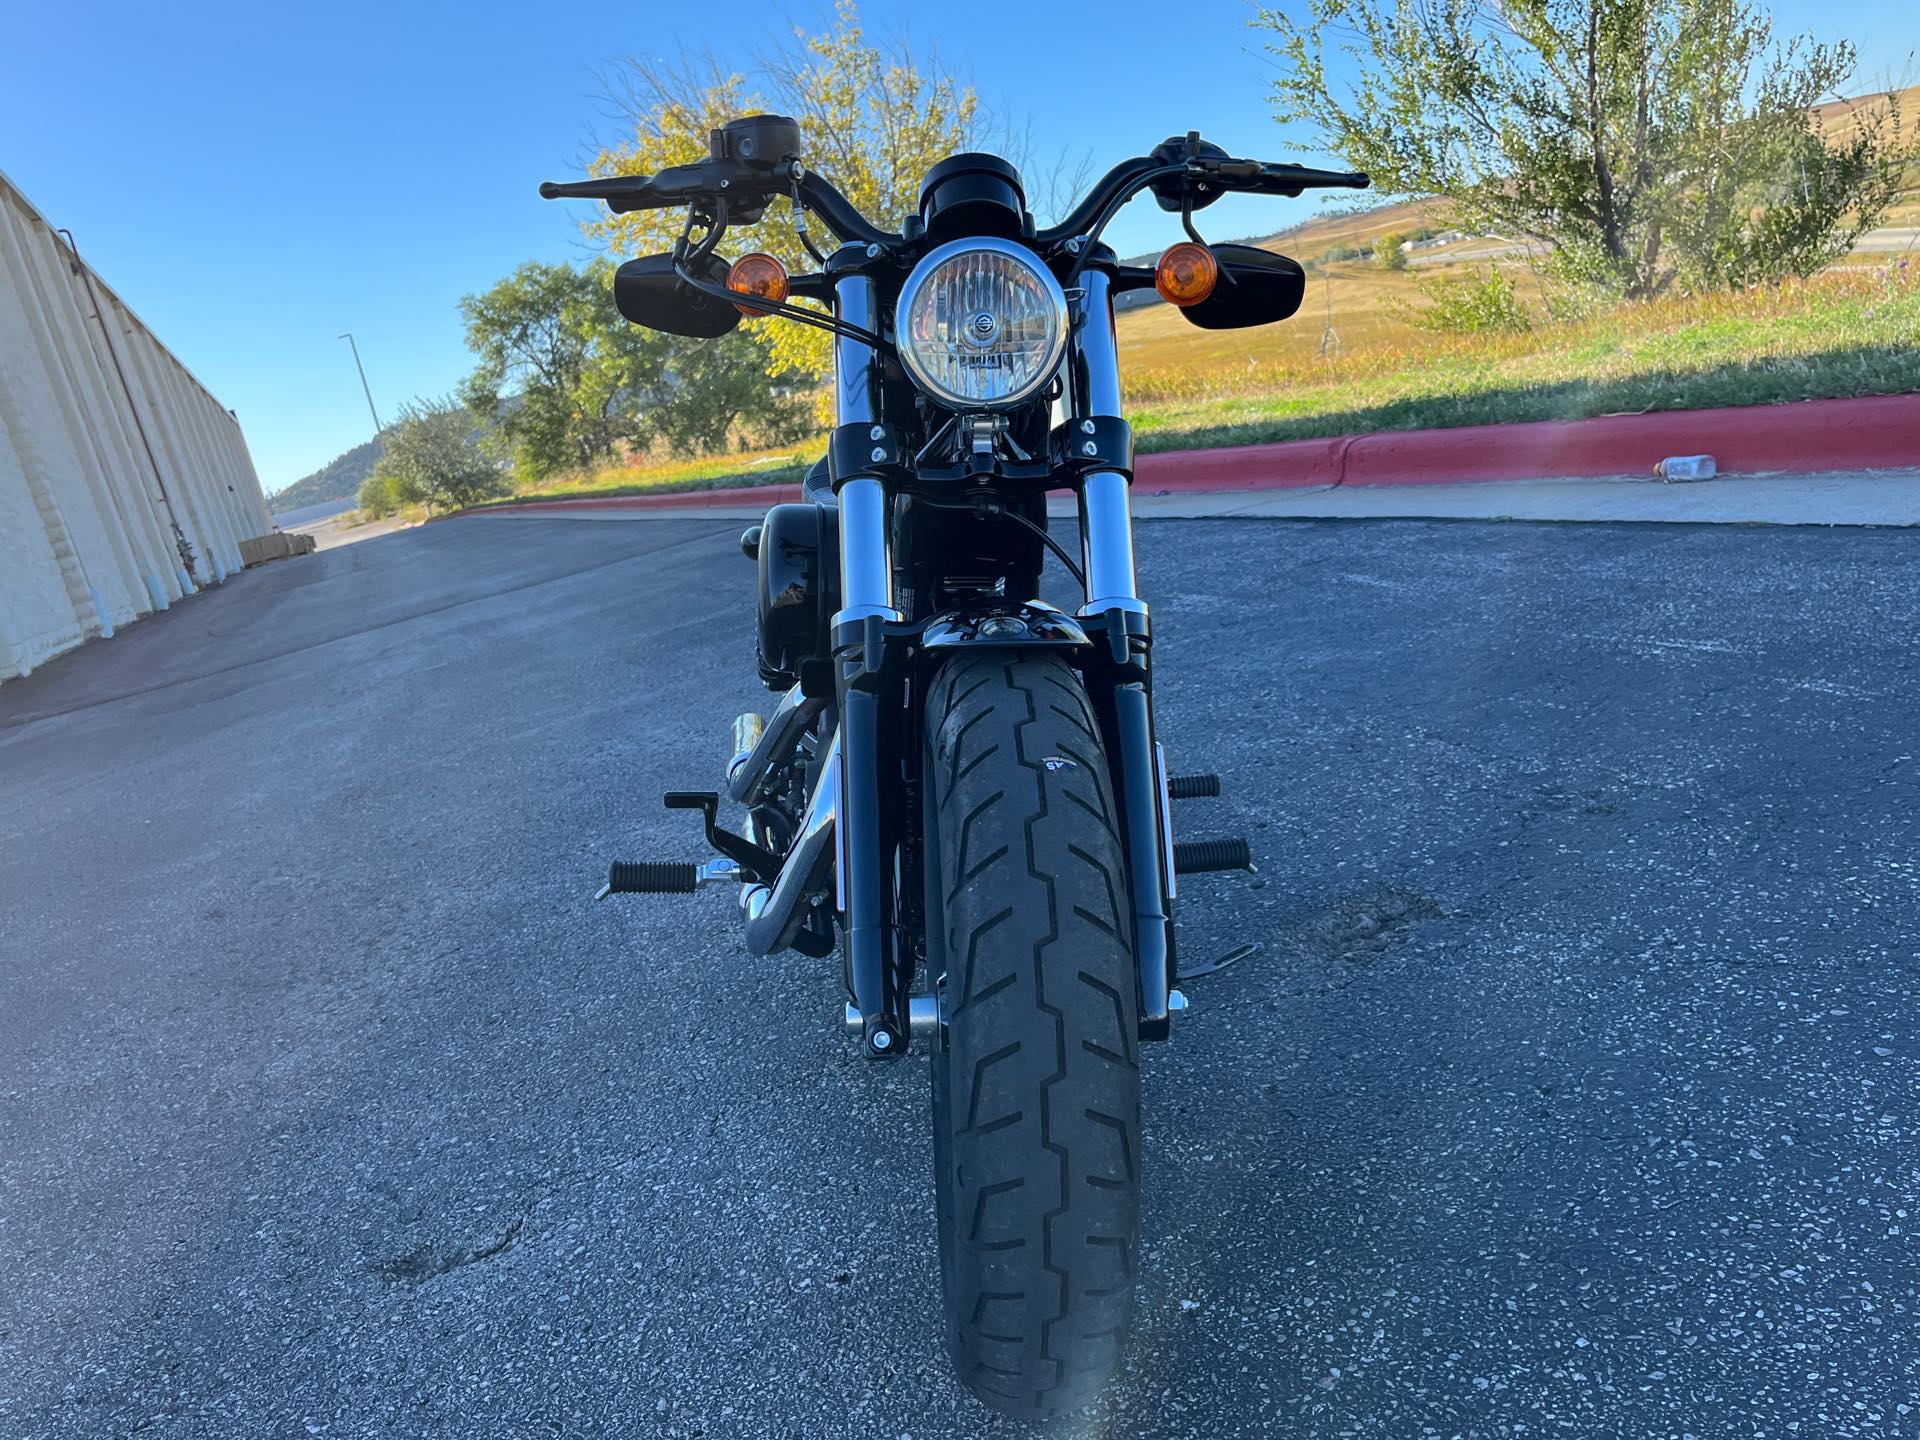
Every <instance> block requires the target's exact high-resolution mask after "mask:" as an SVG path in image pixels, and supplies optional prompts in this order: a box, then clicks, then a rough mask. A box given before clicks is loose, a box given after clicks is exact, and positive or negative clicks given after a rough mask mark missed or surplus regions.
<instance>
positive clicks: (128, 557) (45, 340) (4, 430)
mask: <svg viewBox="0 0 1920 1440" xmlns="http://www.w3.org/2000/svg"><path fill="white" fill-rule="evenodd" d="M272 528H273V519H272V516H271V515H270V514H269V512H268V510H267V506H266V501H265V499H264V498H263V497H262V495H261V493H260V481H259V478H258V477H257V476H256V475H255V474H254V472H253V461H252V459H251V458H250V457H249V456H248V454H247V444H246V440H245V438H244V437H243V436H242V435H241V433H240V425H239V422H238V421H236V420H235V419H234V418H233V416H232V415H230V414H228V413H227V411H226V410H224V409H222V408H221V406H220V403H219V401H217V400H215V399H214V398H213V396H211V395H209V394H208V393H207V391H206V389H205V387H204V386H202V385H201V384H200V382H199V381H198V380H196V379H194V378H193V376H192V374H191V373H189V372H188V370H187V368H186V367H185V366H184V365H182V364H181V363H180V362H179V361H178V360H177V359H175V358H174V356H173V354H172V353H171V352H170V351H169V350H168V349H167V348H166V347H165V346H164V345H162V344H161V343H160V342H159V341H158V340H156V339H155V338H154V336H153V334H152V332H151V331H149V330H148V329H147V327H146V326H145V325H144V324H142V323H141V322H140V319H139V317H138V316H136V315H135V314H134V313H133V312H132V311H131V310H129V309H127V307H126V306H125V305H124V304H122V303H121V301H120V298H119V297H118V296H117V295H115V294H114V293H113V292H112V291H111V290H109V289H108V288H107V287H106V285H105V284H103V283H102V282H101V281H100V279H99V277H98V276H95V275H92V274H91V272H90V271H87V270H86V269H85V267H84V266H83V265H82V264H80V263H79V262H78V260H77V259H76V256H75V254H74V251H73V250H72V249H71V248H70V247H69V245H68V243H67V241H66V240H65V238H64V237H62V236H61V235H59V234H57V233H55V232H54V231H53V230H52V229H51V228H50V227H49V226H48V224H47V221H46V219H45V217H43V216H42V215H41V214H40V212H39V211H37V210H35V209H34V208H33V206H32V205H31V204H30V203H28V201H27V199H26V198H25V197H24V196H23V195H21V194H20V192H19V191H18V190H16V189H15V188H14V186H13V183H12V182H11V181H10V180H8V179H7V177H6V176H5V175H4V174H0V680H4V679H6V678H7V677H8V676H14V675H24V674H26V673H27V672H28V671H29V670H31V669H33V667H34V666H36V665H38V664H40V663H41V662H42V661H44V660H46V659H47V658H48V657H50V656H53V655H57V654H59V653H60V652H61V651H63V650H70V649H72V648H73V647H74V646H76V645H79V644H81V643H82V642H84V641H86V640H89V639H91V638H92V637H94V636H96V635H111V634H112V633H113V631H114V629H115V627H117V626H120V625H124V624H126V623H127V622H128V621H130V620H135V619H138V618H139V617H140V616H142V615H148V614H151V613H153V612H154V611H155V610H164V609H166V608H167V606H168V605H169V604H171V603H172V602H173V601H175V600H178V599H180V598H181V597H182V596H183V595H187V594H191V593H192V592H193V591H194V590H195V589H198V588H200V587H203V586H207V585H214V584H218V583H219V582H220V581H222V580H225V579H226V578H227V576H228V575H230V574H233V573H235V572H237V571H238V570H240V568H241V560H240V542H241V541H242V540H246V539H250V538H252V537H254V536H257V535H264V534H266V533H267V532H269V531H270V530H271V529H272ZM183 542H184V545H183ZM183 550H184V552H185V553H184V554H183Z"/></svg>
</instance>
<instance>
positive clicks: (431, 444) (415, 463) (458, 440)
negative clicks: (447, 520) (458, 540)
mask: <svg viewBox="0 0 1920 1440" xmlns="http://www.w3.org/2000/svg"><path fill="white" fill-rule="evenodd" d="M385 437H386V450H385V452H384V453H383V454H382V455H381V456H380V460H379V463H378V464H376V465H375V466H374V467H373V475H372V477H371V478H370V479H369V480H368V481H367V485H369V486H371V485H375V484H376V483H377V484H379V485H383V486H384V487H385V494H384V496H383V495H380V494H379V493H378V492H376V495H375V502H376V503H377V504H378V503H389V502H390V504H391V506H392V507H393V508H396V509H397V508H398V507H400V506H403V505H413V504H420V503H424V504H425V505H426V507H427V509H428V511H429V512H431V511H432V510H433V507H434V506H436V505H438V506H440V507H442V508H457V507H459V506H462V505H471V504H473V503H474V502H475V501H476V500H485V499H488V498H490V497H492V496H495V495H503V494H505V493H506V490H507V481H506V477H505V476H504V475H502V474H501V473H500V467H499V465H497V464H496V463H495V462H494V461H493V460H492V459H491V458H490V457H489V456H488V455H487V454H486V452H485V451H484V450H482V449H481V448H480V443H479V435H478V433H477V427H476V426H475V424H474V419H473V416H472V415H471V414H470V413H468V411H467V410H466V408H465V407H464V406H461V405H458V404H456V403H454V402H453V401H452V400H431V401H420V400H416V401H414V402H413V403H412V404H409V405H407V406H405V407H403V408H402V409H401V411H400V418H399V419H398V420H397V421H395V422H394V423H393V424H392V425H391V426H389V427H388V429H387V430H386V432H385ZM361 493H362V495H363V496H364V495H366V493H367V492H366V487H365V486H363V487H362V489H361Z"/></svg>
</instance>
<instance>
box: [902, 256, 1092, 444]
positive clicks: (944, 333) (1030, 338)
mask: <svg viewBox="0 0 1920 1440" xmlns="http://www.w3.org/2000/svg"><path fill="white" fill-rule="evenodd" d="M893 330H894V342H895V344H896V345H897V346H898V347H899V350H900V361H901V363H902V364H904V365H905V366H906V367H907V373H908V374H909V375H911V376H912V377H913V380H914V383H915V384H916V385H918V386H919V387H920V388H921V389H922V390H924V391H926V392H927V393H928V394H929V395H931V396H932V397H933V398H934V399H936V400H938V401H939V402H940V403H941V404H943V405H948V406H951V407H952V408H954V409H956V410H1004V409H1007V408H1008V407H1010V406H1013V405H1018V404H1019V403H1020V402H1021V401H1023V400H1025V399H1027V398H1028V397H1030V396H1032V395H1033V394H1035V393H1036V392H1038V391H1039V390H1040V388H1041V387H1042V386H1044V385H1045V384H1046V383H1047V382H1048V381H1049V380H1051V379H1052V378H1053V375H1054V372H1055V371H1056V370H1058V369H1059V368H1060V357H1061V356H1062V355H1063V354H1064V353H1065V352H1066V348H1067V297H1066V295H1065V294H1064V293H1063V292H1062V291H1061V289H1060V282H1059V281H1058V280H1055V279H1054V278H1053V275H1052V273H1051V272H1050V271H1049V270H1048V269H1047V267H1046V266H1045V265H1042V264H1041V263H1040V258H1039V257H1038V256H1037V255H1035V254H1034V253H1033V252H1032V251H1031V250H1029V249H1027V248H1026V247H1025V246H1023V245H1016V244H1014V243H1012V242H1011V241H1008V240H994V239H989V238H986V237H984V236H975V237H969V238H968V239H965V240H952V241H949V242H948V243H947V244H945V245H941V246H938V247H936V248H935V249H933V250H930V251H928V252H927V255H926V257H925V258H924V259H922V260H921V262H920V263H919V264H918V265H916V266H914V267H913V273H912V274H911V275H909V276H908V277H907V283H906V284H905V285H903V286H902V287H901V289H900V302H899V304H898V306H897V307H896V308H895V310H894V325H893Z"/></svg>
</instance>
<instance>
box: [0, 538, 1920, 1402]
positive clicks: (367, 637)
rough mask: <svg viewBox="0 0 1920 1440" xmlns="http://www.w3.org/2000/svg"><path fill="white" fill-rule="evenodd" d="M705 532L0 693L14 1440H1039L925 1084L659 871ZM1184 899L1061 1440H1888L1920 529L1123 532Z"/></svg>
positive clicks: (1908, 1269)
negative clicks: (1228, 956) (1139, 1181)
mask: <svg viewBox="0 0 1920 1440" xmlns="http://www.w3.org/2000/svg"><path fill="white" fill-rule="evenodd" d="M737 529H738V526H737V524H733V523H727V522H717V521H701V520H682V521H660V522H651V523H644V524H641V523H629V524H605V525H602V524H588V523H577V522H568V521H559V520H539V519H516V520H486V521H468V520H461V521H454V522H450V523H445V524H436V525H432V526H428V527H425V528H424V529H420V530H414V531H408V532H404V533H400V534H395V535H390V536H385V537H382V538H379V539H374V540H369V541H366V542H364V543H362V544H358V545H354V546H350V547H346V548H343V549H339V550H334V551H329V552H325V553H322V554H319V555H316V556H313V557H309V558H306V559H301V560H295V561H290V562H284V563H281V564H276V565H272V566H268V567H266V568H264V569H262V570H258V571H254V572H249V573H247V574H245V575H243V576H241V577H238V578H237V579H235V580H234V581H232V582H230V583H229V584H228V585H226V586H225V587H223V588H221V589H219V590H217V591H214V592H212V593H210V594H207V595H204V596H201V597H198V598H196V599H194V600H192V601H191V602H189V603H186V604H182V605H180V606H177V607H176V608H175V609H174V610H173V611H171V612H169V613H168V614H165V615H162V616H159V617H156V618H154V619H152V620H148V621H144V622H142V623H141V624H139V625H137V626H133V627H130V628H129V629H128V630H127V631H126V632H125V633H124V634H122V635H121V636H120V637H118V638H116V639H114V640H113V641H111V642H109V643H104V644H97V645H94V646H91V647H89V648H87V649H85V650H83V651H81V652H78V653H76V654H73V655H70V656H67V657H65V658H63V659H61V660H59V661H57V662H54V663H53V664H50V665H48V666H47V667H46V668H45V669H43V670H42V671H40V672H38V673H37V674H35V675H34V676H31V677H29V678H28V679H26V680H24V681H20V682H17V683H9V684H7V685H6V686H4V687H0V1277H3V1283H0V1436H7V1437H55V1436H62V1437H64V1436H126V1435H133V1434H139V1435H142V1436H156V1437H172V1436H178V1437H189V1436H196V1437H197V1436H235V1437H248V1440H266V1437H281V1436H287V1437H295V1440H298V1437H304V1436H307V1435H319V1436H379V1437H390V1436H391V1437H416V1436H458V1437H461V1440H480V1437H495V1436H498V1437H516V1440H518V1437H530V1436H656V1435H657V1436H678V1437H693V1436H707V1437H716V1440H719V1437H727V1440H731V1437H753V1440H758V1437H805V1440H812V1437H827V1436H843V1435H845V1436H861V1437H877V1440H897V1437H906V1436H911V1437H912V1440H935V1437H950V1436H976V1435H988V1436H1000V1435H1016V1434H1022V1433H1027V1432H1025V1431H1024V1430H1023V1429H1022V1427H1019V1426H1015V1425H1011V1424H1007V1423H1002V1422H997V1421H991V1420H989V1419H988V1418H987V1417H986V1416H985V1412H983V1411H981V1410H979V1409H978V1408H977V1407H975V1406H974V1405H973V1403H972V1402H971V1401H970V1400H969V1399H968V1398H967V1397H966V1396H965V1395H964V1394H963V1393H962V1392H961V1391H960V1390H959V1389H958V1388H957V1387H956V1385H955V1384H954V1383H953V1382H952V1381H951V1380H950V1379H949V1377H948V1374H947V1370H946V1366H945V1362H944V1359H943V1357H942V1355H941V1351H940V1346H939V1341H938V1299H937V1295H936V1287H937V1276H936V1274H935V1266H934V1258H933V1249H932V1234H931V1232H932V1224H933V1219H932V1203H931V1198H930V1188H929V1177H928V1174H927V1169H928V1163H927V1159H926V1153H925V1152H926V1148H927V1143H928V1140H927V1121H926V1115H925V1107H926V1076H925V1071H924V1069H923V1067H922V1065H921V1064H919V1063H909V1064H905V1065H899V1066H880V1067H874V1066H869V1065H867V1064H866V1063H864V1062H862V1061H860V1060H858V1059H857V1058H856V1057H855V1056H854V1055H853V1054H852V1052H851V1047H850V1046H849V1044H848V1042H847V1041H846V1040H845V1038H844V1037H843V1036H842V1034H841V1032H840V1029H839V1027H838V1023H837V1015H838V1009H839V997H838V995H837V994H836V984H837V980H836V975H835V973H834V969H833V964H832V962H813V961H807V960H804V959H801V958H799V957H794V956H786V957H776V958H772V959H764V960H760V959H751V958H746V957H744V956H743V955H742V954H741V953H740V951H739V950H738V949H737V947H736V945H735V944H734V941H733V912H732V910H731V907H730V904H729V900H728V898H727V897H723V896H720V895H717V894H707V895H702V896H699V897H692V898H678V897H675V898H662V899H658V900H655V901H653V902H651V903H649V902H646V901H641V900H628V901H626V902H624V903H609V904H607V905H602V906H594V905H592V904H591V903H589V897H590V895H591V893H592V890H593V888H594V886H595V884H596V883H597V879H598V873H599V872H600V871H601V870H602V867H603V866H604V863H605V861H606V860H607V859H608V858H610V857H616V856H619V857H628V858H649V857H659V858H673V857H678V856H680V855H682V854H688V855H690V853H691V850H692V846H693V843H694V834H693V824H692V822H691V820H690V818H689V817H687V816H686V815H684V814H678V815H675V814H670V813H669V812H666V811H664V810H662V809H661V808H660V805H659V798H658V797H659V792H660V791H661V790H663V789H666V788H673V787H705V786H711V785H712V784H713V783H714V781H715V779H716V778H717V766H718V763H719V761H720V759H721V758H722V751H723V749H724V748H725V727H726V723H727V721H728V720H729V719H730V718H731V717H732V715H733V714H734V713H735V712H736V711H738V710H740V709H743V708H746V707H748V706H750V705H753V704H756V703H762V702H763V701H764V692H763V691H760V689H759V687H758V684H757V682H756V681H755V679H754V677H753V674H752V668H751V664H750V660H749V653H750V652H749V646H750V637H749V631H750V627H751V623H752V620H751V614H750V600H749V588H748V587H749V574H750V572H749V570H748V567H747V565H746V564H745V562H743V561H742V560H741V559H740V557H739V554H738V551H737V550H736V549H735V548H734V535H735V533H736V532H737ZM1140 553H1141V570H1142V577H1143V585H1144V588H1145V589H1146V591H1147V593H1148V596H1149V598H1150V599H1151V600H1152V601H1153V602H1154V603H1155V608H1156V614H1157V617H1158V626H1157V635H1158V641H1159V665H1160V679H1161V687H1162V688H1161V701H1160V710H1161V719H1162V726H1163V731H1164V733H1165V737H1166V739H1167V741H1168V743H1169V747H1170V749H1171V750H1172V751H1173V756H1174V761H1175V768H1176V769H1218V770H1220V771H1222V772H1224V773H1225V774H1226V775H1227V777H1228V795H1227V797H1226V798H1225V799H1222V800H1217V801H1199V802H1193V803H1192V804H1190V805H1188V806H1186V807H1184V809H1183V811H1182V823H1183V827H1184V831H1185V833H1187V834H1189V835H1195V836H1197V835H1200V834H1204V833H1208V832H1213V833H1234V832H1236V831H1244V832H1245V833H1248V834H1250V835H1251V836H1252V837H1253V845H1254V851H1255V854H1256V857H1257V859H1258V861H1259V864H1260V870H1261V874H1260V876H1259V878H1258V880H1257V881H1255V882H1252V883H1251V884H1249V883H1248V882H1246V881H1243V880H1234V879H1227V878H1224V877H1198V878H1194V879H1192V880H1190V881H1189V882H1188V884H1187V886H1186V887H1185V896H1184V909H1183V912H1182V914H1183V922H1184V923H1183V935H1184V947H1185V951H1186V954H1187V956H1188V958H1189V959H1201V958H1206V957H1208V956H1211V955H1214V954H1218V953H1220V952H1223V951H1225V950H1227V949H1228V948H1229V947H1231V946H1233V945H1235V944H1236V943H1239V942H1241V941H1257V942H1259V943H1260V945H1261V947H1262V948H1261V950H1260V952H1259V953H1258V954H1257V955H1255V956H1254V957H1253V958H1251V959H1248V960H1246V961H1243V962H1242V963H1241V964H1239V965H1237V966H1235V967H1234V968H1232V969H1230V970H1227V971H1225V972H1223V973H1221V974H1219V975H1216V976H1213V977H1210V978H1207V979H1205V980H1202V981H1199V982H1197V983H1196V984H1195V985H1194V986H1193V987H1192V993H1193V998H1194V1002H1195V1008H1194V1010H1193V1012H1192V1013H1191V1014H1190V1015H1189V1016H1188V1017H1187V1019H1186V1021H1185V1022H1184V1023H1183V1025H1182V1026H1181V1028H1180V1033H1179V1035H1178V1037H1177V1039H1176V1040H1175V1042H1174V1043H1173V1044H1172V1045H1170V1046H1167V1047H1161V1048H1159V1049H1157V1050H1152V1051H1150V1052H1149V1069H1148V1077H1147V1113H1148V1140H1147V1144H1148V1163H1147V1183H1148V1186H1149V1192H1148V1197H1147V1233H1148V1249H1147V1251H1146V1256H1145V1260H1144V1266H1143V1270H1144V1276H1143V1286H1142V1292H1141V1309H1140V1320H1139V1326H1138V1333H1137V1337H1136V1341H1135V1344H1134V1347H1133V1352H1132V1359H1131V1364H1130V1369H1129V1371H1128V1373H1127V1374H1126V1375H1125V1376H1124V1378H1123V1379H1122V1380H1121V1381H1120V1382H1119V1383H1118V1384H1117V1385H1116V1386H1115V1387H1114V1389H1113V1391H1112V1392H1111V1394H1110V1396H1109V1397H1108V1399H1107V1401H1106V1402H1105V1404H1104V1405H1103V1407H1102V1408H1101V1409H1100V1410H1099V1411H1097V1412H1096V1413H1094V1414H1092V1415H1090V1416H1089V1417H1088V1418H1087V1420H1086V1421H1085V1423H1084V1424H1083V1425H1080V1426H1078V1427H1075V1428H1074V1429H1072V1430H1070V1431H1068V1432H1066V1433H1073V1434H1084V1435H1087V1436H1101V1437H1116V1440H1117V1437H1175V1436H1194V1437H1200V1436H1206V1437H1217V1436H1242V1435H1246V1436H1253V1435H1260V1436H1267V1435H1287V1436H1291V1435H1303V1436H1371V1437H1386V1440H1404V1437H1417V1436H1428V1435H1432V1436H1471V1437H1487V1436H1526V1437H1540V1436H1632V1437H1655V1436H1673V1437H1680V1436H1697V1437H1702V1440H1705V1437H1709V1436H1743V1437H1745V1436H1779V1437H1784V1436H1789V1435H1792V1436H1799V1437H1802V1440H1811V1437H1835V1436H1855V1435H1873V1436H1899V1435H1920V1321H1917V1320H1916V1316H1915V1307H1916V1298H1915V1297H1916V1289H1917V1288H1920V1253H1917V1252H1916V1242H1915V1238H1914V1232H1915V1229H1916V1227H1917V1226H1920V1115H1917V1114H1916V1109H1915V1100H1916V1091H1917V1090H1920V1085H1917V1084H1916V1061H1917V1060H1920V1020H1917V1019H1916V998H1917V997H1916V991H1917V990H1920V819H1916V816H1917V815H1920V784H1917V783H1916V776H1917V775H1920V718H1917V717H1920V651H1917V650H1916V645H1915V635H1916V633H1917V630H1920V536H1916V535H1915V534H1913V533H1912V532H1898V531H1821V530H1801V529H1747V528H1730V527H1715V528H1708V527H1687V526H1660V527H1655V526H1632V525H1588V526H1553V525H1531V524H1475V523H1445V522H1306V521H1303V522H1280V521H1176V520H1167V521H1159V522H1153V523H1148V524H1144V525H1142V527H1141V536H1140Z"/></svg>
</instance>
